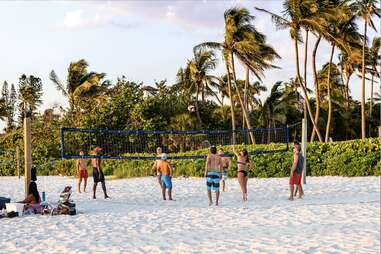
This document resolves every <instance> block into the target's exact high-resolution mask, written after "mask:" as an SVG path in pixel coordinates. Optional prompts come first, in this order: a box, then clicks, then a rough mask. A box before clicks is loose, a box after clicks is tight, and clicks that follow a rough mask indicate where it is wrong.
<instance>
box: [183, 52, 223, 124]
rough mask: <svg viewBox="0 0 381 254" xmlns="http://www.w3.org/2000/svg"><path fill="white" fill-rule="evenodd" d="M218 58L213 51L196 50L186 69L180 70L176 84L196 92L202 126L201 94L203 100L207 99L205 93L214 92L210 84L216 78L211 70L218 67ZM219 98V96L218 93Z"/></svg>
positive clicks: (189, 91) (196, 105) (196, 108)
mask: <svg viewBox="0 0 381 254" xmlns="http://www.w3.org/2000/svg"><path fill="white" fill-rule="evenodd" d="M216 65H217V59H216V58H215V56H214V53H213V52H212V51H210V50H209V51H205V50H202V49H200V50H196V51H194V57H193V58H192V59H190V60H188V62H187V66H186V68H185V69H180V70H179V71H178V75H177V77H178V82H177V84H176V86H178V87H179V88H180V89H183V90H185V91H187V92H188V94H190V95H193V94H195V111H196V115H197V119H198V122H199V124H200V126H202V120H201V117H200V111H199V104H198V102H199V96H200V94H201V95H202V100H205V94H211V93H214V91H213V90H212V88H211V87H210V84H211V83H212V81H213V80H215V79H216V77H215V76H212V75H210V72H211V71H212V70H214V69H215V68H216ZM216 97H217V98H218V96H217V95H216Z"/></svg>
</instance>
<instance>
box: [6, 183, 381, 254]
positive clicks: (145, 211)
mask: <svg viewBox="0 0 381 254" xmlns="http://www.w3.org/2000/svg"><path fill="white" fill-rule="evenodd" d="M106 184H107V187H108V189H109V195H110V196H111V199H110V200H104V199H103V198H102V197H103V195H102V191H101V188H100V186H99V187H98V189H99V190H98V199H97V200H93V199H92V195H91V193H90V192H88V193H81V194H78V193H74V194H73V195H72V198H73V200H74V201H75V202H76V205H77V209H78V212H79V214H78V215H76V216H65V215H60V216H47V215H44V216H42V215H29V216H24V217H18V218H12V219H8V218H3V219H0V253H106V252H107V253H277V254H279V253H380V179H379V178H378V177H362V178H341V177H310V178H308V184H307V185H305V187H304V188H305V193H306V196H305V198H304V199H302V200H295V201H292V202H291V201H288V200H287V197H288V179H286V178H272V179H250V180H249V202H248V205H247V206H246V207H245V206H243V205H242V202H241V194H240V190H239V186H238V183H237V181H236V179H229V180H228V183H227V187H228V188H227V192H225V193H222V196H221V204H220V206H219V207H215V206H212V207H209V206H208V201H207V196H206V186H205V182H204V179H201V178H187V179H184V178H176V179H174V180H173V185H174V189H173V191H174V198H175V199H176V201H172V202H171V201H162V200H161V193H160V191H159V185H158V183H157V181H156V179H155V178H153V177H148V178H134V179H123V180H110V181H107V182H106ZM38 185H39V189H40V191H42V190H45V191H46V193H47V198H48V200H49V201H51V202H56V201H57V200H58V196H59V193H60V191H62V189H63V187H64V186H65V185H72V186H75V180H74V179H73V178H68V177H40V178H39V180H38ZM91 187H92V180H91V178H89V186H88V191H90V189H91ZM0 196H6V197H11V198H12V200H20V199H21V198H22V196H23V179H22V178H21V179H18V178H16V177H0Z"/></svg>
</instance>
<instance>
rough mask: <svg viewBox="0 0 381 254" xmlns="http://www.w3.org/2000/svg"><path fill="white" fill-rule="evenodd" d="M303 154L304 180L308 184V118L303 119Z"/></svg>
mask: <svg viewBox="0 0 381 254" xmlns="http://www.w3.org/2000/svg"><path fill="white" fill-rule="evenodd" d="M302 155H303V157H304V163H303V174H302V182H303V184H306V168H307V118H303V121H302Z"/></svg>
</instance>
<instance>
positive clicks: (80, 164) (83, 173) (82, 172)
mask: <svg viewBox="0 0 381 254" xmlns="http://www.w3.org/2000/svg"><path fill="white" fill-rule="evenodd" d="M79 155H81V156H83V155H84V152H83V151H80V152H79ZM77 175H78V178H79V179H78V192H79V193H81V182H82V179H83V180H84V186H83V192H86V186H87V177H88V173H87V169H86V160H85V159H84V158H79V159H78V161H77Z"/></svg>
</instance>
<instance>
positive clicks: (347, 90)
mask: <svg viewBox="0 0 381 254" xmlns="http://www.w3.org/2000/svg"><path fill="white" fill-rule="evenodd" d="M350 78H351V75H350V74H348V76H347V77H346V79H345V110H347V111H348V109H349V80H350Z"/></svg>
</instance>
